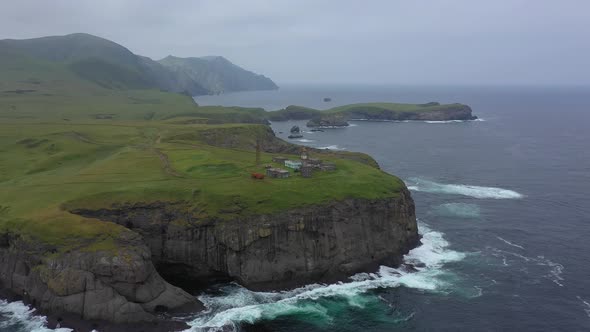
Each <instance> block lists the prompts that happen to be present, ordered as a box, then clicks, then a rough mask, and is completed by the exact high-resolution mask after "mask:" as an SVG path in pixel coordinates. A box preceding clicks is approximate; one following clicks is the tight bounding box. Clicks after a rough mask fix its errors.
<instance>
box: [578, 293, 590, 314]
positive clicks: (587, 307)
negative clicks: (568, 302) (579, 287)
mask: <svg viewBox="0 0 590 332" xmlns="http://www.w3.org/2000/svg"><path fill="white" fill-rule="evenodd" d="M576 297H577V298H578V300H580V301H582V306H583V308H584V312H585V313H586V316H588V317H590V303H589V302H588V301H586V300H584V299H583V298H581V297H580V296H576Z"/></svg>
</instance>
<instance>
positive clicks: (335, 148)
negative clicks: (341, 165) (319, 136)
mask: <svg viewBox="0 0 590 332" xmlns="http://www.w3.org/2000/svg"><path fill="white" fill-rule="evenodd" d="M318 149H328V150H346V149H345V148H341V147H339V146H338V145H328V146H320V147H318Z"/></svg>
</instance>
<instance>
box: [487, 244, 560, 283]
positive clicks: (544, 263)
mask: <svg viewBox="0 0 590 332" xmlns="http://www.w3.org/2000/svg"><path fill="white" fill-rule="evenodd" d="M499 239H500V240H501V238H499ZM503 242H506V244H508V245H510V246H512V247H514V246H516V247H517V248H519V249H524V248H523V247H522V246H519V245H514V243H512V244H510V243H509V242H508V241H503ZM490 249H491V250H492V255H493V256H496V257H501V258H502V265H504V266H510V265H511V264H510V262H511V260H510V257H514V258H517V259H520V260H522V261H524V262H525V263H526V264H527V266H528V267H529V268H531V269H532V268H537V269H538V268H539V267H542V269H543V270H544V271H543V272H541V273H543V275H542V276H543V277H544V278H547V279H549V280H551V281H552V282H553V283H554V284H556V285H557V286H559V287H563V286H564V285H563V282H564V281H565V278H564V277H563V270H564V269H565V267H564V266H563V265H562V264H560V263H557V262H554V261H552V260H550V259H548V258H545V256H543V255H539V256H536V257H528V256H525V255H523V254H519V253H516V252H511V251H507V250H501V249H497V248H493V247H492V248H490ZM512 261H513V260H512Z"/></svg>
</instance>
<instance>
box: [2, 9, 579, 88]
mask: <svg viewBox="0 0 590 332" xmlns="http://www.w3.org/2000/svg"><path fill="white" fill-rule="evenodd" d="M2 7H3V8H2V11H1V12H0V31H1V32H0V39H5V38H13V39H23V38H35V37H42V36H49V35H64V34H70V33H76V32H85V33H90V34H93V35H97V36H100V37H103V38H106V39H109V40H112V41H114V42H117V43H119V44H121V45H123V46H125V47H127V48H129V49H130V50H131V51H132V52H134V53H137V54H140V55H144V56H148V57H151V58H154V59H160V58H163V57H165V56H167V55H170V54H171V55H175V56H180V57H190V56H206V55H222V56H224V57H226V58H228V59H229V60H231V61H232V62H234V63H236V64H237V65H240V66H242V67H244V68H246V69H249V70H252V71H255V72H257V73H260V74H263V75H265V76H267V77H270V78H271V79H273V80H274V81H275V82H277V83H278V84H279V85H281V84H282V85H291V84H344V85H352V84H361V85H542V86H544V85H572V86H586V85H590V66H588V65H587V62H588V60H587V59H590V42H588V36H587V34H588V31H589V30H590V20H588V14H587V13H588V12H590V2H585V1H581V0H567V1H561V2H559V3H557V2H553V1H547V0H541V1H531V0H513V1H507V0H505V1H497V2H493V3H488V2H486V3H482V2H477V3H475V2H473V1H468V0H452V1H451V0H449V1H438V2H436V3H434V2H429V3H425V2H408V1H372V2H367V3H358V2H355V1H340V2H338V3H336V4H335V3H328V2H317V1H316V2H314V1H311V0H309V1H307V0H306V1H272V2H271V1H263V0H255V1H248V2H246V1H237V0H232V1H226V2H223V3H221V2H215V1H179V2H175V3H174V6H171V5H169V4H167V3H166V2H164V1H159V0H149V1H138V0H133V1H125V2H121V1H115V0H109V1H101V2H93V1H77V2H75V3H73V2H70V1H64V0H60V1H53V2H51V3H50V2H36V1H31V0H25V1H19V2H18V3H4V4H3V6H2ZM40 31H41V32H40Z"/></svg>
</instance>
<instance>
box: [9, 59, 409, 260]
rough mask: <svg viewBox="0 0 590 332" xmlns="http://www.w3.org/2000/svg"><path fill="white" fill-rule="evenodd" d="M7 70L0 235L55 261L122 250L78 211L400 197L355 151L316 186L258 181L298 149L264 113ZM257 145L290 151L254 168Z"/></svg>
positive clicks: (55, 69)
mask: <svg viewBox="0 0 590 332" xmlns="http://www.w3.org/2000/svg"><path fill="white" fill-rule="evenodd" d="M0 70H1V72H2V76H1V77H0V119H1V121H0V160H2V162H1V163H0V235H1V234H6V233H10V234H13V235H18V236H21V237H22V238H23V239H27V240H29V241H35V242H36V243H41V244H45V245H47V247H48V248H50V249H48V253H55V252H57V253H59V252H63V251H68V250H74V249H76V250H105V249H115V248H116V244H115V241H114V240H113V239H114V238H115V237H116V236H117V234H118V233H119V232H121V231H122V230H123V228H122V226H118V225H116V224H114V223H110V222H104V221H99V220H96V219H90V218H85V217H82V216H80V215H77V214H74V213H71V212H70V211H72V210H75V209H100V208H110V207H112V206H115V205H133V204H145V203H150V202H170V203H173V204H177V205H178V206H179V208H182V209H186V211H189V212H190V214H191V215H192V216H193V217H194V218H197V219H203V220H205V219H208V220H219V221H223V220H228V219H234V218H236V216H238V215H240V216H246V215H250V214H262V213H273V212H276V211H281V210H284V209H292V208H297V207H300V206H304V205H309V204H321V203H324V202H329V201H333V200H340V199H345V198H383V197H394V196H397V195H398V194H399V191H400V190H401V188H403V183H402V182H401V181H400V180H399V179H398V178H396V177H394V176H391V175H388V174H386V173H384V172H382V171H380V170H379V169H378V168H376V167H374V161H373V160H372V159H371V158H370V157H368V156H366V155H363V154H355V153H335V152H334V153H332V152H321V156H320V157H321V158H322V159H324V160H329V161H331V162H334V163H335V164H336V165H337V170H336V171H333V172H321V173H316V174H314V177H313V178H312V179H305V178H302V177H300V176H292V177H290V178H288V179H265V180H262V181H261V180H253V179H252V178H251V177H250V173H251V172H264V168H263V166H262V165H263V164H267V163H271V159H272V157H273V156H274V155H278V154H279V153H280V154H281V155H283V154H284V153H285V152H291V153H293V152H294V151H296V150H297V149H296V148H293V147H292V146H291V145H289V144H288V143H286V142H283V141H280V140H278V139H277V138H275V137H274V136H273V135H272V132H270V135H269V130H270V129H269V127H268V126H266V125H264V124H260V123H264V122H265V121H266V115H267V114H266V113H265V112H264V110H262V109H245V108H237V107H233V108H224V107H199V106H198V105H196V104H195V103H194V102H193V100H192V99H191V98H190V97H188V96H185V95H182V94H174V93H167V92H162V91H159V90H153V89H152V90H146V89H135V88H133V89H131V88H123V87H122V86H119V85H114V84H110V85H108V86H106V85H105V84H104V82H105V80H107V79H106V78H105V77H107V76H108V75H107V76H100V77H101V81H100V82H97V81H96V80H94V79H88V78H87V77H86V76H85V75H81V74H80V73H79V72H77V71H76V70H74V69H72V68H71V67H69V66H68V65H62V64H56V63H53V62H47V61H42V60H36V59H32V58H28V57H13V56H10V55H7V54H4V56H3V57H1V58H0ZM111 74H112V73H111ZM107 81H108V80H107ZM115 81H116V82H121V81H122V80H121V79H120V78H117V79H116V80H115ZM259 137H265V140H266V142H264V144H266V145H268V146H279V147H282V146H286V147H290V148H289V149H287V148H286V149H283V151H279V150H276V149H275V150H273V149H270V148H269V149H266V151H269V152H265V153H263V154H262V165H256V164H255V149H254V147H255V142H256V139H257V138H259ZM270 151H273V152H275V153H270ZM318 153H320V152H318ZM293 158H296V156H293Z"/></svg>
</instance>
